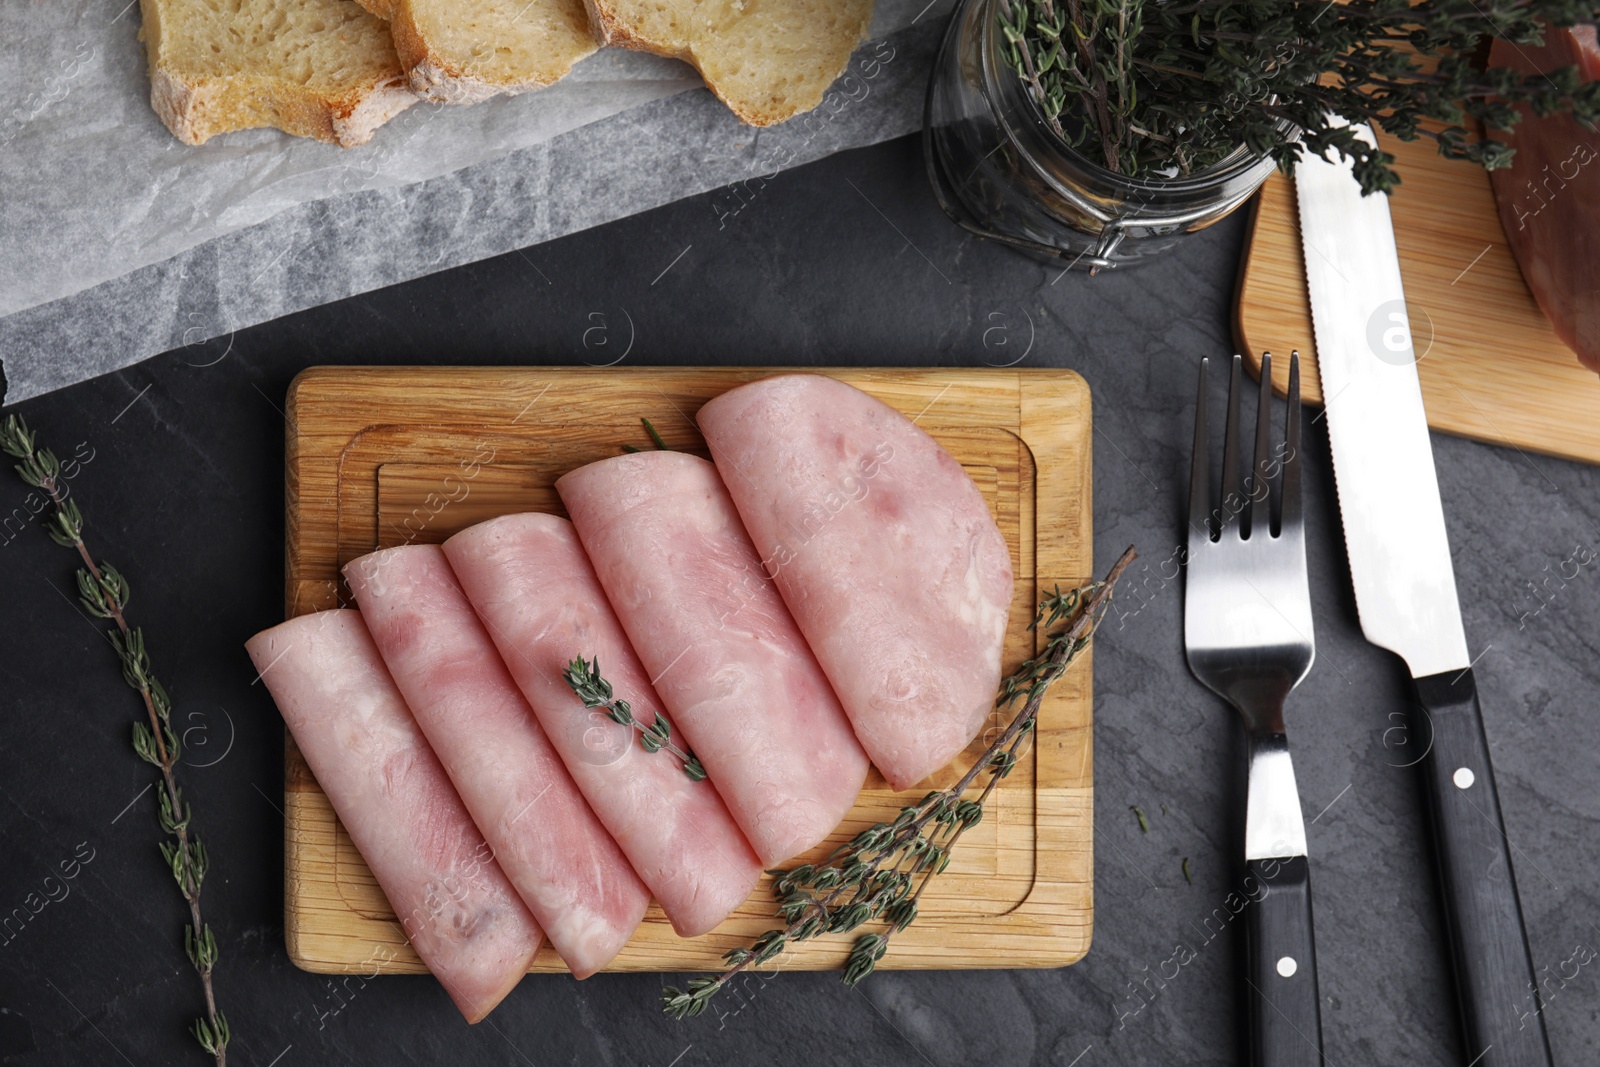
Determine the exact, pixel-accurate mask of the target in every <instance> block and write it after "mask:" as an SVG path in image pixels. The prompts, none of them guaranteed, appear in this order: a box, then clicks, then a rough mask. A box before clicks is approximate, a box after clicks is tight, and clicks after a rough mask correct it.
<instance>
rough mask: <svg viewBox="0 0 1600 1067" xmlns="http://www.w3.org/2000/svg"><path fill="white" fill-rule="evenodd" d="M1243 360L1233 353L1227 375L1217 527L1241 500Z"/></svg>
mask: <svg viewBox="0 0 1600 1067" xmlns="http://www.w3.org/2000/svg"><path fill="white" fill-rule="evenodd" d="M1243 363H1244V360H1243V359H1242V358H1241V357H1239V356H1237V355H1235V356H1234V357H1233V369H1232V371H1231V373H1230V374H1229V375H1228V428H1227V430H1226V431H1224V434H1223V441H1222V501H1221V504H1220V505H1219V508H1218V510H1219V512H1220V515H1221V517H1220V518H1219V519H1218V523H1217V525H1218V529H1219V530H1220V529H1222V528H1224V527H1226V526H1227V525H1228V522H1229V521H1230V520H1231V519H1232V518H1233V517H1234V516H1235V515H1237V514H1238V513H1239V511H1238V509H1239V507H1240V505H1241V503H1242V501H1243V499H1244V498H1243V496H1242V495H1241V493H1242V491H1243V483H1242V482H1241V481H1240V479H1239V373H1240V367H1241V366H1242V365H1243Z"/></svg>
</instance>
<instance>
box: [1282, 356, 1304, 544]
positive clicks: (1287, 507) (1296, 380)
mask: <svg viewBox="0 0 1600 1067" xmlns="http://www.w3.org/2000/svg"><path fill="white" fill-rule="evenodd" d="M1284 453H1285V454H1284V457H1283V488H1282V489H1281V493H1282V496H1283V504H1282V508H1281V510H1282V515H1283V517H1282V518H1281V519H1279V520H1278V529H1279V530H1280V531H1288V530H1289V528H1290V527H1292V526H1299V525H1300V353H1299V352H1294V353H1291V354H1290V356H1289V418H1288V423H1287V426H1286V428H1285V430H1284Z"/></svg>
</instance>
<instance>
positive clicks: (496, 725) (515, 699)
mask: <svg viewBox="0 0 1600 1067" xmlns="http://www.w3.org/2000/svg"><path fill="white" fill-rule="evenodd" d="M344 574H345V578H346V579H347V580H348V581H349V583H350V588H351V589H352V590H353V591H354V592H355V596H356V603H357V604H359V605H360V606H361V613H362V617H363V618H364V619H365V620H366V623H367V629H368V630H369V631H370V632H371V633H372V639H373V641H374V642H376V644H377V646H378V651H379V652H380V653H381V654H382V655H383V659H384V662H385V663H386V664H387V665H388V667H389V673H390V674H391V675H393V676H394V680H395V684H396V685H398V686H399V688H400V693H401V695H402V696H404V697H405V700H406V703H407V704H408V705H410V707H411V711H412V713H413V714H414V715H415V716H416V718H417V723H418V725H420V726H421V727H422V732H423V734H424V735H426V736H427V739H428V743H429V744H430V745H432V746H433V751H434V752H435V753H436V754H437V755H438V756H439V759H440V761H441V762H442V763H443V764H444V768H445V771H446V772H447V773H448V774H449V775H450V780H451V781H452V782H453V783H455V787H456V790H457V791H458V792H459V793H460V794H461V799H462V800H463V801H464V802H465V803H466V806H467V811H468V812H470V813H471V815H472V819H473V821H474V822H476V823H477V824H478V828H479V829H480V830H481V831H483V835H484V837H485V838H486V839H487V840H488V842H489V845H490V847H491V848H493V849H494V855H495V859H497V860H498V861H499V862H500V866H501V868H502V869H504V871H505V872H506V876H507V877H508V878H510V879H511V884H512V885H513V886H515V887H516V890H517V893H518V894H520V895H521V897H522V900H523V902H524V903H526V904H527V905H528V910H529V911H531V912H532V913H533V917H534V918H535V919H536V920H538V923H539V925H540V926H541V927H542V928H543V929H544V932H545V936H546V937H548V938H549V939H550V943H551V944H552V945H554V946H555V950H556V951H557V952H558V953H560V954H561V958H562V959H563V960H565V961H566V964H567V966H568V967H569V968H570V969H571V970H572V973H573V974H575V975H576V976H578V977H579V978H586V977H588V976H589V975H591V974H593V973H594V972H595V971H598V970H599V969H600V968H601V967H604V966H605V965H606V964H607V963H609V962H610V961H611V958H612V957H613V956H615V955H616V954H617V952H618V951H619V950H620V949H621V948H622V946H623V944H624V943H625V942H626V941H627V940H628V938H629V936H631V935H632V933H633V931H634V929H635V928H636V927H637V926H638V925H639V920H640V919H642V918H644V909H645V907H646V906H647V905H648V904H649V903H650V891H649V890H647V889H646V888H645V887H644V883H643V882H641V881H639V876H638V875H636V874H634V873H633V868H632V867H630V866H629V865H628V861H627V859H626V858H625V857H624V856H623V855H622V850H621V849H619V848H618V847H617V843H616V842H615V841H613V840H612V839H611V835H610V834H608V833H607V832H606V830H605V827H604V826H602V825H601V823H600V820H599V819H598V818H596V817H595V814H594V812H593V811H592V810H590V808H589V802H588V801H586V800H584V799H583V794H582V793H580V792H579V791H578V786H577V783H575V782H574V781H573V780H572V775H570V774H568V773H567V769H566V767H565V766H564V765H563V764H562V762H561V757H560V756H559V755H557V754H556V750H555V749H554V748H553V747H551V744H550V741H549V739H548V738H546V737H545V735H544V730H543V729H542V728H540V726H539V723H538V720H537V719H535V718H534V715H533V709H532V708H530V707H528V702H527V701H526V700H524V699H523V697H522V693H521V692H520V691H519V690H518V689H517V687H516V683H514V682H513V681H512V680H511V675H510V674H509V673H507V671H506V668H505V664H504V663H502V662H501V661H500V653H499V652H498V651H496V650H495V647H494V642H493V641H491V640H490V639H489V632H488V631H487V630H485V629H484V628H483V623H481V622H479V621H478V616H477V615H475V614H474V613H473V611H472V605H471V604H469V603H468V602H467V595H466V594H465V593H463V592H462V591H461V586H460V585H459V584H457V582H456V577H455V574H454V573H452V571H451V570H450V564H449V563H448V562H446V560H445V558H444V551H443V550H442V549H440V548H439V546H438V545H402V546H401V547H399V548H390V549H386V550H384V551H382V552H374V553H372V554H371V555H367V556H362V557H361V558H360V559H357V560H354V561H353V562H351V563H350V564H349V565H347V566H346V567H345V569H344Z"/></svg>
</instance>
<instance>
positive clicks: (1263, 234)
mask: <svg viewBox="0 0 1600 1067" xmlns="http://www.w3.org/2000/svg"><path fill="white" fill-rule="evenodd" d="M1382 143H1383V147H1384V148H1385V149H1386V150H1388V151H1390V152H1393V153H1394V154H1395V158H1396V160H1397V168H1398V170H1399V172H1400V176H1401V178H1402V182H1401V185H1400V188H1399V189H1398V190H1396V191H1395V194H1394V196H1393V197H1391V198H1390V201H1389V209H1390V213H1391V215H1392V216H1393V218H1394V235H1395V243H1396V244H1397V245H1398V246H1399V249H1400V271H1401V274H1402V276H1403V278H1404V281H1405V290H1406V306H1407V312H1408V315H1407V318H1408V319H1409V320H1410V323H1411V336H1412V341H1413V343H1414V345H1415V347H1416V350H1417V351H1418V352H1419V353H1422V356H1421V358H1420V359H1419V360H1418V362H1417V374H1418V376H1419V377H1420V378H1421V379H1422V399H1423V402H1424V403H1425V404H1426V405H1427V409H1428V424H1429V425H1430V426H1432V427H1433V428H1434V429H1436V430H1443V431H1444V432H1446V433H1453V434H1460V435H1461V436H1463V437H1474V438H1477V439H1478V440H1480V441H1490V442H1493V443H1495V444H1504V445H1512V446H1514V447H1516V448H1520V449H1524V450H1526V451H1529V452H1543V453H1547V454H1549V455H1552V456H1561V457H1563V458H1566V459H1575V460H1578V461H1580V462H1583V463H1600V377H1596V375H1595V374H1594V372H1593V371H1590V370H1587V369H1585V368H1584V367H1583V366H1582V365H1581V364H1579V363H1578V357H1577V356H1575V355H1573V354H1572V350H1571V349H1569V348H1567V346H1566V345H1564V344H1562V343H1561V340H1560V338H1558V337H1557V336H1556V334H1555V331H1554V330H1552V329H1551V328H1550V322H1549V320H1548V319H1546V318H1545V317H1544V312H1542V311H1540V310H1539V305H1538V304H1537V303H1535V302H1534V299H1533V294H1532V293H1530V292H1528V287H1527V285H1525V284H1524V283H1523V281H1522V272H1521V271H1520V270H1519V269H1518V268H1517V261H1516V258H1515V257H1514V256H1513V255H1512V254H1511V248H1510V246H1509V245H1508V244H1506V235H1505V232H1504V231H1503V230H1502V229H1501V228H1500V216H1499V215H1498V214H1497V213H1496V211H1495V203H1494V193H1493V191H1492V190H1491V188H1490V186H1489V175H1488V173H1487V172H1485V171H1484V169H1483V168H1482V167H1480V166H1478V165H1476V164H1473V163H1466V162H1461V161H1455V160H1448V159H1444V158H1442V157H1440V155H1439V154H1438V152H1437V151H1435V150H1434V145H1433V142H1432V141H1428V140H1425V139H1422V140H1417V141H1414V142H1411V143H1409V144H1407V143H1406V142H1404V141H1399V140H1396V139H1395V138H1393V137H1384V138H1382ZM1235 335H1236V336H1235V340H1236V342H1237V343H1238V345H1239V349H1240V351H1241V352H1243V353H1244V357H1245V360H1246V361H1247V362H1248V363H1249V364H1250V367H1251V370H1252V371H1253V372H1255V373H1259V372H1260V357H1261V353H1262V352H1263V351H1269V352H1273V353H1276V354H1278V355H1280V356H1286V355H1288V354H1289V352H1290V351H1292V350H1294V349H1299V351H1300V355H1301V357H1302V358H1304V359H1308V361H1309V366H1307V367H1306V368H1305V370H1306V372H1307V373H1306V374H1305V375H1304V376H1303V378H1302V383H1303V390H1304V395H1305V398H1306V400H1307V401H1308V402H1310V403H1313V404H1320V403H1322V389H1321V385H1320V383H1319V381H1318V379H1317V374H1316V344H1315V342H1313V340H1312V335H1311V303H1310V297H1309V296H1308V295H1307V292H1306V275H1305V254H1304V252H1303V250H1302V248H1301V245H1300V217H1299V214H1298V212H1297V211H1296V208H1295V199H1294V185H1293V183H1292V182H1291V181H1290V179H1288V178H1285V177H1284V176H1283V175H1281V174H1275V175H1273V176H1272V177H1271V178H1270V179H1268V181H1267V184H1266V185H1265V186H1263V187H1262V190H1261V195H1260V196H1259V197H1258V198H1257V202H1256V206H1255V217H1254V219H1253V221H1252V223H1251V232H1250V237H1249V240H1248V244H1247V248H1246V251H1245V258H1244V262H1243V264H1242V266H1241V268H1240V273H1239V301H1238V308H1237V317H1236V319H1235ZM1272 370H1273V379H1274V384H1275V385H1276V386H1277V390H1278V393H1279V395H1282V394H1283V392H1284V390H1285V389H1286V388H1287V386H1288V379H1289V361H1288V360H1287V359H1277V360H1274V361H1273V368H1272Z"/></svg>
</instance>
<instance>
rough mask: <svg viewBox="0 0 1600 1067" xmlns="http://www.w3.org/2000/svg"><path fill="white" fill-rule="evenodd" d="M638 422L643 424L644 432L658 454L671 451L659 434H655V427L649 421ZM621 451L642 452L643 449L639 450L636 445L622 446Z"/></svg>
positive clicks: (670, 447) (641, 420)
mask: <svg viewBox="0 0 1600 1067" xmlns="http://www.w3.org/2000/svg"><path fill="white" fill-rule="evenodd" d="M639 421H640V422H642V423H644V432H645V433H647V434H649V435H650V440H651V441H653V442H655V446H656V450H657V451H659V452H671V451H672V446H671V445H669V444H667V443H666V442H665V441H663V440H662V439H661V434H660V433H659V432H657V430H656V428H655V426H654V425H652V424H651V422H650V420H649V419H640V420H639ZM622 450H623V451H624V452H643V451H644V449H642V448H639V447H638V446H637V445H623V446H622Z"/></svg>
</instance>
